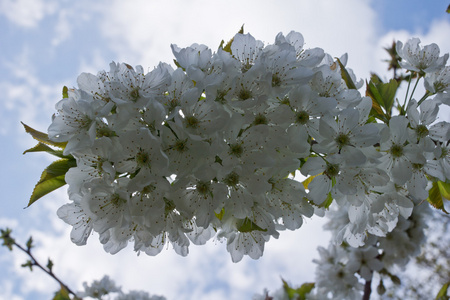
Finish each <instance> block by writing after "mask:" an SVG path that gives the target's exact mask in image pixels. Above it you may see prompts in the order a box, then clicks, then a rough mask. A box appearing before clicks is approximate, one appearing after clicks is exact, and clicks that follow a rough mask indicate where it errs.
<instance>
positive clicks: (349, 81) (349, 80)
mask: <svg viewBox="0 0 450 300" xmlns="http://www.w3.org/2000/svg"><path fill="white" fill-rule="evenodd" d="M336 60H337V62H338V64H339V67H340V68H341V77H342V79H344V81H345V84H347V87H348V88H349V89H351V90H356V85H355V83H354V82H353V80H352V78H351V77H350V74H349V73H348V71H347V69H346V68H345V67H344V65H343V64H342V63H341V61H340V60H339V58H336Z"/></svg>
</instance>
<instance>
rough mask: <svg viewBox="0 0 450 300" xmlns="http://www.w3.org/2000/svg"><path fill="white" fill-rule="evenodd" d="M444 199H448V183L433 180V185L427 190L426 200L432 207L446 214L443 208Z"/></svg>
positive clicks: (449, 187)
mask: <svg viewBox="0 0 450 300" xmlns="http://www.w3.org/2000/svg"><path fill="white" fill-rule="evenodd" d="M444 199H450V183H445V182H442V181H436V182H433V186H432V187H431V189H430V191H429V192H428V198H427V201H428V202H429V203H430V204H431V205H432V206H434V208H437V209H440V210H442V211H443V212H445V213H446V214H448V212H447V211H446V210H445V208H444Z"/></svg>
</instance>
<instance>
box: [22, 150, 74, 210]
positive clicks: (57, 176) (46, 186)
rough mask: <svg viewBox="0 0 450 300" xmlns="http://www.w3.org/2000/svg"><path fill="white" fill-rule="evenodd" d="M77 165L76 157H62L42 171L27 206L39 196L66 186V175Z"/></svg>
mask: <svg viewBox="0 0 450 300" xmlns="http://www.w3.org/2000/svg"><path fill="white" fill-rule="evenodd" d="M75 166H76V161H75V159H73V158H71V159H60V160H57V161H54V162H52V163H51V164H50V165H49V166H48V167H47V168H46V169H45V170H44V172H42V175H41V178H40V179H39V182H38V183H37V184H36V186H35V187H34V190H33V193H32V194H31V197H30V201H29V202H28V205H27V207H29V206H30V205H31V204H33V203H34V202H36V201H37V200H38V199H39V198H41V197H43V196H45V195H47V194H48V193H50V192H52V191H54V190H56V189H58V188H60V187H62V186H64V185H65V184H66V181H65V179H64V178H65V175H66V173H67V171H69V169H70V168H72V167H75Z"/></svg>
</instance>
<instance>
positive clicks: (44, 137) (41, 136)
mask: <svg viewBox="0 0 450 300" xmlns="http://www.w3.org/2000/svg"><path fill="white" fill-rule="evenodd" d="M20 123H22V125H23V127H25V131H26V132H27V133H29V134H31V136H32V137H33V138H34V139H35V140H37V141H39V142H41V143H43V144H47V145H50V146H55V147H58V148H61V149H64V148H65V147H66V145H67V142H64V143H59V142H54V141H52V140H50V139H49V137H48V134H46V133H43V132H41V131H37V130H36V129H33V128H31V127H30V126H28V125H26V124H25V123H23V122H20Z"/></svg>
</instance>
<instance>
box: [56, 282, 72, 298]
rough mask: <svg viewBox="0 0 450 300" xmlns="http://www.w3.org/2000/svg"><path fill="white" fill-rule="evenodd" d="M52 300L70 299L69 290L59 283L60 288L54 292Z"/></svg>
mask: <svg viewBox="0 0 450 300" xmlns="http://www.w3.org/2000/svg"><path fill="white" fill-rule="evenodd" d="M53 300H70V296H69V292H68V291H67V289H66V288H65V287H64V286H62V285H61V289H60V290H59V291H57V292H56V293H55V296H54V297H53Z"/></svg>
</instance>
